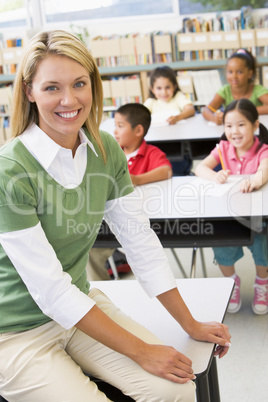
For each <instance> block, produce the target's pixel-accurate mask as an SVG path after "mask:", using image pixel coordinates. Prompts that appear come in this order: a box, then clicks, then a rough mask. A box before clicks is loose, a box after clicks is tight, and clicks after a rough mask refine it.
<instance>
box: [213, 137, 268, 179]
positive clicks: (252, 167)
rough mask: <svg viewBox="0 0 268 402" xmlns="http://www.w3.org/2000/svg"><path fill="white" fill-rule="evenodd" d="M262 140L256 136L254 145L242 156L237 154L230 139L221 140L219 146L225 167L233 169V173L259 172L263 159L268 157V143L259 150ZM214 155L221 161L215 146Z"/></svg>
mask: <svg viewBox="0 0 268 402" xmlns="http://www.w3.org/2000/svg"><path fill="white" fill-rule="evenodd" d="M259 144H260V141H259V139H258V137H256V136H255V141H254V144H253V146H252V147H251V148H250V149H249V150H248V151H247V152H246V153H245V154H244V155H243V156H242V157H241V158H240V159H238V157H237V156H236V152H235V147H234V146H233V145H232V144H231V143H230V142H229V141H220V143H219V146H220V150H221V154H222V159H223V163H224V165H225V168H226V169H228V170H230V171H231V174H234V175H238V174H254V173H256V172H257V170H258V167H259V165H260V162H261V160H262V159H265V158H268V145H267V144H263V145H262V147H260V148H259V149H258V150H257V148H258V146H259ZM210 154H211V155H212V156H214V158H215V159H216V160H217V161H218V162H219V163H220V157H219V152H218V149H217V148H214V149H213V150H212V151H211V153H210Z"/></svg>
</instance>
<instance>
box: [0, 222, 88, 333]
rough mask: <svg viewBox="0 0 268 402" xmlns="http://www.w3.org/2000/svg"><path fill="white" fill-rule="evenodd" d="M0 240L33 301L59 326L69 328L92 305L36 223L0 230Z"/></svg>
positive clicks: (39, 225)
mask: <svg viewBox="0 0 268 402" xmlns="http://www.w3.org/2000/svg"><path fill="white" fill-rule="evenodd" d="M0 243H1V245H2V247H3V249H4V250H5V252H6V254H7V256H8V258H9V259H10V260H11V262H12V264H13V265H14V267H15V268H16V270H17V271H18V273H19V275H20V276H21V278H22V280H23V282H24V283H25V285H26V287H27V289H28V291H29V293H30V294H31V296H32V298H33V299H34V301H35V302H36V304H37V305H38V306H39V308H40V309H41V310H42V312H43V313H44V314H46V315H47V316H49V317H50V318H52V319H53V320H54V321H56V322H58V323H59V324H60V325H61V326H62V327H64V328H66V329H69V328H71V327H72V326H74V325H75V324H76V323H77V322H78V321H79V320H80V319H81V318H82V317H83V316H84V315H85V314H86V313H87V312H88V311H89V310H90V309H91V308H92V307H93V306H94V305H95V302H94V301H93V300H92V299H90V298H89V297H88V296H87V295H86V294H84V293H83V292H81V291H80V290H79V289H78V288H77V287H76V286H75V285H73V284H72V283H71V280H72V278H71V276H70V275H69V274H67V273H66V272H64V271H63V269H62V266H61V263H60V261H59V260H58V258H57V256H56V253H55V251H54V249H53V248H52V246H51V244H50V243H49V242H48V240H47V238H46V236H45V233H44V231H43V229H42V227H41V224H40V223H38V224H37V225H36V226H34V227H31V228H28V229H23V230H18V231H14V232H8V233H1V234H0Z"/></svg>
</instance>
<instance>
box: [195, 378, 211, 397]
mask: <svg viewBox="0 0 268 402" xmlns="http://www.w3.org/2000/svg"><path fill="white" fill-rule="evenodd" d="M195 383H196V400H197V402H214V400H213V399H212V400H211V399H210V392H209V381H208V375H207V374H204V375H201V376H200V377H197V379H196V381H195Z"/></svg>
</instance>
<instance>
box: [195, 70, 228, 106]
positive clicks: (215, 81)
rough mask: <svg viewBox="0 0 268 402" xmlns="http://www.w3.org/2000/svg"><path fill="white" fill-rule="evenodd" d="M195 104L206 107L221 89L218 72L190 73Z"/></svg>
mask: <svg viewBox="0 0 268 402" xmlns="http://www.w3.org/2000/svg"><path fill="white" fill-rule="evenodd" d="M191 76H192V79H193V86H194V90H195V95H196V101H197V102H196V103H198V104H202V105H207V104H208V103H209V102H210V101H211V100H212V99H213V97H214V96H215V94H216V92H217V91H218V90H219V89H220V88H221V87H222V81H221V77H220V73H219V70H202V71H191Z"/></svg>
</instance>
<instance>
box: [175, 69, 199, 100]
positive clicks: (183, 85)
mask: <svg viewBox="0 0 268 402" xmlns="http://www.w3.org/2000/svg"><path fill="white" fill-rule="evenodd" d="M177 81H178V85H179V89H180V91H181V92H183V93H184V95H186V96H187V98H189V99H190V100H191V101H192V102H194V101H195V94H194V86H193V78H192V75H191V71H178V72H177Z"/></svg>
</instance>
